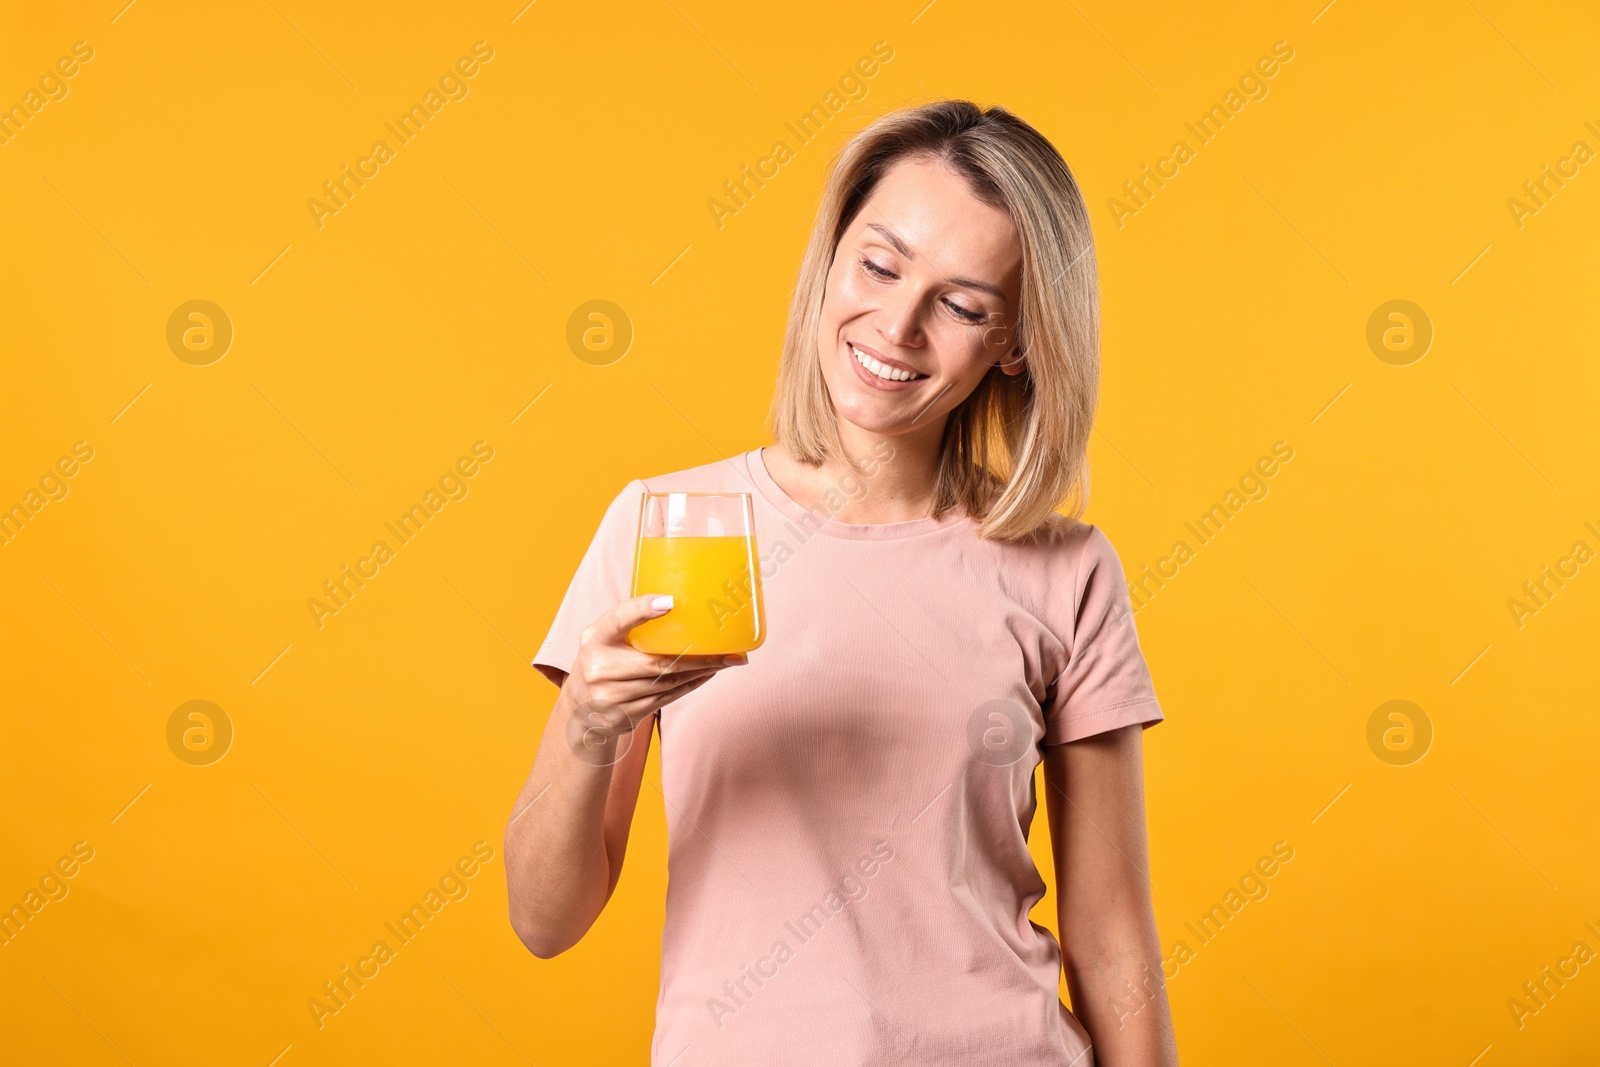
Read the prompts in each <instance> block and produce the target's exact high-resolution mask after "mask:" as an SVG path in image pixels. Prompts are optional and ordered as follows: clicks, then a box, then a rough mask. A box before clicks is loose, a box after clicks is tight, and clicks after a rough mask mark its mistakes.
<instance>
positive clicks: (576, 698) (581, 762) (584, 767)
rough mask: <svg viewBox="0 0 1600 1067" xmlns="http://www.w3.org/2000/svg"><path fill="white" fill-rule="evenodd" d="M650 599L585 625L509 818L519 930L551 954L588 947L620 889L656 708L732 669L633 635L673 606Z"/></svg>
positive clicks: (511, 900) (539, 951) (509, 878)
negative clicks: (664, 652)
mask: <svg viewBox="0 0 1600 1067" xmlns="http://www.w3.org/2000/svg"><path fill="white" fill-rule="evenodd" d="M651 600H652V598H651V597H649V596H640V597H634V598H632V599H630V600H625V601H623V602H622V603H621V604H618V605H617V606H616V607H615V608H613V609H611V610H610V611H608V612H606V613H605V614H604V615H602V616H601V617H600V618H599V619H597V620H595V621H594V622H593V623H591V624H590V625H588V626H586V627H584V629H583V631H582V633H581V635H580V636H579V640H578V653H577V658H576V660H575V661H574V663H573V665H572V671H571V673H570V674H568V675H566V676H565V677H561V678H560V681H561V694H560V695H559V696H558V697H557V698H556V703H555V707H554V708H553V709H552V710H551V712H550V718H549V720H548V721H547V722H546V723H545V728H544V734H543V736H542V737H541V738H540V741H539V751H538V754H537V755H536V756H535V757H534V760H533V769H532V770H531V771H529V773H528V780H527V782H526V783H525V784H524V785H523V787H522V792H521V793H520V794H518V796H517V801H516V804H515V805H514V806H513V808H512V811H511V815H510V817H509V819H508V821H507V823H506V836H505V857H506V896H507V901H508V904H509V905H510V909H511V926H512V928H513V929H514V930H516V932H517V937H519V938H520V939H521V940H522V943H523V944H524V945H526V946H527V947H528V951H530V952H532V953H533V954H534V955H535V956H538V957H540V958H541V959H549V958H550V957H552V956H555V955H558V954H560V953H562V952H565V951H566V950H567V949H569V948H571V947H572V946H573V945H575V944H577V943H578V940H579V939H580V938H582V937H583V935H584V934H585V933H587V932H588V930H589V927H590V926H592V925H594V921H595V919H597V918H598V917H599V915H600V912H601V910H602V909H603V908H604V907H605V906H606V902H607V901H609V900H610V899H611V894H612V892H613V891H614V890H615V889H616V887H617V879H618V878H620V877H621V875H622V859H623V854H624V852H625V851H626V849H627V846H628V828H629V826H630V825H631V824H632V823H633V811H634V806H635V804H636V803H637V801H638V799H639V785H640V782H641V781H642V779H643V777H644V764H645V757H646V756H647V755H648V754H649V751H650V730H651V727H652V725H653V724H654V720H655V715H656V713H657V712H658V711H659V710H660V709H661V708H662V707H663V706H664V705H666V704H669V703H671V702H672V701H674V700H676V699H678V698H679V697H681V696H683V695H684V694H686V693H689V692H691V691H693V690H695V689H697V688H699V687H700V686H702V685H704V684H705V683H706V682H707V681H709V680H710V679H711V677H712V676H713V675H714V674H715V673H716V672H717V671H718V670H720V669H721V668H722V667H724V666H726V664H725V663H724V662H723V658H722V657H721V656H715V657H711V656H681V657H671V656H657V655H651V654H648V653H644V652H639V651H637V650H636V649H634V648H633V647H632V646H630V645H629V644H628V632H629V631H630V630H632V629H633V628H634V627H635V626H638V625H639V624H640V623H642V622H644V621H646V620H647V619H650V618H653V617H657V616H659V615H661V614H662V611H663V610H669V609H661V610H657V609H653V608H652V607H651V606H650V602H651ZM741 660H742V657H741ZM541 671H543V669H542V668H541ZM545 676H546V677H549V678H551V679H552V680H556V678H558V677H560V675H559V673H557V674H556V675H555V676H552V675H551V674H549V673H546V674H545Z"/></svg>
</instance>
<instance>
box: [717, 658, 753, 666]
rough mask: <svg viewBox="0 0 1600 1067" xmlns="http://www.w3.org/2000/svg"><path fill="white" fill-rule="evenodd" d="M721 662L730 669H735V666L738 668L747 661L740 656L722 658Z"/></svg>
mask: <svg viewBox="0 0 1600 1067" xmlns="http://www.w3.org/2000/svg"><path fill="white" fill-rule="evenodd" d="M722 662H723V663H725V664H727V665H728V666H730V667H737V666H739V664H741V663H745V662H747V660H746V658H745V657H744V656H742V655H741V656H723V657H722Z"/></svg>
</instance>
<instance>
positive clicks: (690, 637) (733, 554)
mask: <svg viewBox="0 0 1600 1067" xmlns="http://www.w3.org/2000/svg"><path fill="white" fill-rule="evenodd" d="M754 545H755V542H754V539H753V538H748V537H641V538H639V544H638V553H637V555H636V556H635V558H634V573H633V594H632V595H634V596H643V595H645V594H646V593H651V594H670V595H671V596H672V598H673V607H672V610H671V611H669V612H667V613H666V614H665V615H663V616H661V617H660V618H656V619H651V620H650V621H648V622H645V623H641V624H639V625H638V626H635V627H634V628H633V629H632V630H630V631H629V632H628V643H629V644H631V645H632V646H633V647H634V648H636V649H638V650H639V651H641V652H655V653H662V654H665V655H669V656H676V655H679V654H680V653H683V654H687V655H691V656H707V655H723V654H726V653H729V652H748V651H750V650H751V649H753V648H758V647H759V646H760V645H761V642H762V641H763V640H764V639H765V638H766V636H767V633H766V629H767V628H766V617H765V615H764V614H763V612H762V609H761V581H760V573H759V571H753V570H752V569H751V563H752V562H753V560H752V553H753V552H754Z"/></svg>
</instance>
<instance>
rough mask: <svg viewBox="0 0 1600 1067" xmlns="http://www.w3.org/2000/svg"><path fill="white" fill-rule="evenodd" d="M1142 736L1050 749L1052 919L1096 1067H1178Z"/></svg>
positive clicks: (1122, 734)
mask: <svg viewBox="0 0 1600 1067" xmlns="http://www.w3.org/2000/svg"><path fill="white" fill-rule="evenodd" d="M1143 733H1144V727H1143V725H1142V724H1139V723H1135V724H1132V725H1129V726H1123V727H1119V728H1118V729H1115V730H1108V731H1106V732H1104V733H1100V734H1096V735H1094V736H1092V737H1086V738H1084V739H1083V740H1081V741H1068V742H1066V743H1064V744H1057V745H1047V746H1046V747H1045V750H1044V751H1045V759H1044V765H1045V783H1046V799H1045V808H1046V811H1047V812H1048V813H1049V816H1050V842H1051V848H1052V850H1053V851H1054V853H1055V866H1056V914H1057V918H1058V921H1059V923H1060V940H1061V957H1062V965H1063V967H1064V968H1065V970H1066V976H1067V990H1068V992H1070V993H1071V994H1072V1009H1073V1013H1074V1014H1075V1015H1076V1016H1077V1017H1078V1021H1079V1022H1080V1023H1082V1024H1083V1027H1084V1029H1085V1030H1087V1031H1088V1032H1089V1038H1090V1040H1091V1041H1092V1042H1093V1043H1094V1059H1095V1063H1096V1064H1097V1065H1098V1067H1177V1063H1178V1046H1177V1040H1176V1038H1175V1037H1174V1035H1173V1030H1172V1013H1171V1011H1170V1009H1169V1008H1168V1006H1167V993H1166V982H1165V981H1164V979H1163V978H1162V974H1161V943H1160V941H1159V939H1158V938H1157V935H1156V920H1155V911H1154V908H1153V907H1152V905H1151V902H1150V879H1149V874H1148V870H1149V858H1148V849H1147V847H1146V844H1145V821H1144V749H1143V739H1142V735H1143Z"/></svg>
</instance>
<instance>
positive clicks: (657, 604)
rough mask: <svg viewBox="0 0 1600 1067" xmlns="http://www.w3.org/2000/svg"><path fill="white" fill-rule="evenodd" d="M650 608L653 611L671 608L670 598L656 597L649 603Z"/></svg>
mask: <svg viewBox="0 0 1600 1067" xmlns="http://www.w3.org/2000/svg"><path fill="white" fill-rule="evenodd" d="M650 607H651V608H652V609H654V610H655V611H666V610H667V609H668V608H670V607H672V598H671V597H670V596H658V597H656V598H655V599H654V600H652V601H650Z"/></svg>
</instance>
